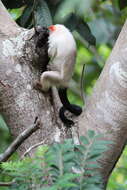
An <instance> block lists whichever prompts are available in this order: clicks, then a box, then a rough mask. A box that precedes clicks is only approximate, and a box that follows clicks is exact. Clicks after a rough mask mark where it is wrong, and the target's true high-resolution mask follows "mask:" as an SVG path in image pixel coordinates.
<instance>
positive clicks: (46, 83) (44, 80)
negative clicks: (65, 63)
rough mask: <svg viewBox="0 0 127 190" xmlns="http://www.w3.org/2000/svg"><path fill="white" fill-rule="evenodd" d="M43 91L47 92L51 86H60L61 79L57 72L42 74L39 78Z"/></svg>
mask: <svg viewBox="0 0 127 190" xmlns="http://www.w3.org/2000/svg"><path fill="white" fill-rule="evenodd" d="M40 83H41V86H42V90H43V91H48V90H49V88H50V87H51V86H56V87H58V86H61V84H62V83H63V79H62V77H61V75H60V73H59V72H58V71H46V72H43V73H42V75H41V78H40Z"/></svg>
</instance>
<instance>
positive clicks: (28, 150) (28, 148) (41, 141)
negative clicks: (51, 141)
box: [21, 140, 45, 160]
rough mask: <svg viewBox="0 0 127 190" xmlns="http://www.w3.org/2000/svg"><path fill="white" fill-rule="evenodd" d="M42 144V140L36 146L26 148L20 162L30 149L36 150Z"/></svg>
mask: <svg viewBox="0 0 127 190" xmlns="http://www.w3.org/2000/svg"><path fill="white" fill-rule="evenodd" d="M44 143H45V140H43V141H41V142H39V143H37V144H35V145H33V146H31V147H30V148H28V149H27V151H26V152H24V154H23V155H22V157H21V160H22V159H23V158H24V157H25V156H26V155H27V154H28V153H29V152H30V151H31V150H32V149H34V148H36V147H38V146H40V145H42V144H44Z"/></svg>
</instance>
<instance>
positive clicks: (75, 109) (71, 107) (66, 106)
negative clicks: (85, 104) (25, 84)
mask: <svg viewBox="0 0 127 190" xmlns="http://www.w3.org/2000/svg"><path fill="white" fill-rule="evenodd" d="M58 93H59V97H60V100H61V103H62V104H63V107H62V108H61V109H60V112H59V116H60V118H61V120H62V121H63V123H65V124H68V125H72V124H73V121H71V120H69V119H67V118H66V116H65V115H64V112H65V110H68V111H70V112H71V113H73V114H74V115H76V116H79V115H80V114H81V113H82V108H81V107H80V106H77V105H75V104H70V102H69V100H68V98H67V88H60V89H58Z"/></svg>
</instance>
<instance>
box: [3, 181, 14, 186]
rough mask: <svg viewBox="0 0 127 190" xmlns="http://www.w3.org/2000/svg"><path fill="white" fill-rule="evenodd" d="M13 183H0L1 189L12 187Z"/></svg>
mask: <svg viewBox="0 0 127 190" xmlns="http://www.w3.org/2000/svg"><path fill="white" fill-rule="evenodd" d="M14 183H15V181H11V182H0V186H2V187H10V186H11V185H13V184H14Z"/></svg>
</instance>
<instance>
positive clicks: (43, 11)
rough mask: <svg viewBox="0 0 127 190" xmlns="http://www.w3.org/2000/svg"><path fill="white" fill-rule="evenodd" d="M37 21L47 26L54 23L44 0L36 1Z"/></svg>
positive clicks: (38, 23)
mask: <svg viewBox="0 0 127 190" xmlns="http://www.w3.org/2000/svg"><path fill="white" fill-rule="evenodd" d="M35 23H36V25H40V26H45V27H48V26H50V25H52V17H51V14H50V10H49V8H48V5H47V3H46V1H44V0H38V1H35Z"/></svg>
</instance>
